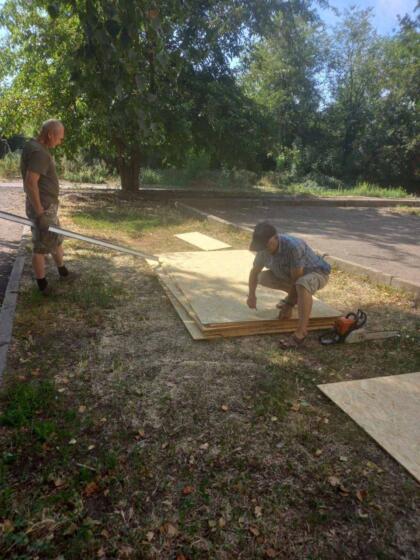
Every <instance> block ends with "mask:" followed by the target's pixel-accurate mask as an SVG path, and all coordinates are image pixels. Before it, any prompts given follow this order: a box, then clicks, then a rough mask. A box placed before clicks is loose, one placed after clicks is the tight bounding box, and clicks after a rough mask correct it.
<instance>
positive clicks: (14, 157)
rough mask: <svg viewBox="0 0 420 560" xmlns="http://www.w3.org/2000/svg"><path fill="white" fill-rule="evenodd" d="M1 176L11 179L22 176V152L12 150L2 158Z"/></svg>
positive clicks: (0, 162) (0, 165) (0, 161)
mask: <svg viewBox="0 0 420 560" xmlns="http://www.w3.org/2000/svg"><path fill="white" fill-rule="evenodd" d="M0 177H4V178H6V179H11V178H13V177H20V154H19V153H17V152H12V153H9V154H6V155H5V156H4V158H2V159H0Z"/></svg>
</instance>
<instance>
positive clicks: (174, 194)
mask: <svg viewBox="0 0 420 560" xmlns="http://www.w3.org/2000/svg"><path fill="white" fill-rule="evenodd" d="M137 195H138V196H140V197H141V198H146V199H151V200H160V199H162V198H164V199H166V200H167V199H174V198H175V199H183V198H197V199H206V198H212V199H219V200H226V199H229V200H232V199H239V200H240V201H243V200H247V201H248V202H267V203H270V202H271V203H281V204H284V205H286V206H348V207H355V206H357V207H375V208H387V207H395V206H410V207H420V198H369V197H346V196H343V197H339V196H338V197H329V198H315V197H313V198H311V197H308V196H304V195H303V196H299V195H296V196H293V195H265V194H261V195H259V196H256V195H255V194H253V193H246V192H245V193H241V192H237V193H234V192H225V193H223V192H220V191H204V192H199V191H194V190H186V189H185V190H177V189H147V188H146V189H140V190H139V191H138V193H137Z"/></svg>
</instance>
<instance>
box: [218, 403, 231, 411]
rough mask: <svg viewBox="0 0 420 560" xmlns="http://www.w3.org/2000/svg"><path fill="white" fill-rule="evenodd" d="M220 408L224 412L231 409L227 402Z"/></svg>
mask: <svg viewBox="0 0 420 560" xmlns="http://www.w3.org/2000/svg"><path fill="white" fill-rule="evenodd" d="M220 408H221V409H222V410H223V412H227V411H228V410H229V407H228V405H227V404H222V406H221V407H220Z"/></svg>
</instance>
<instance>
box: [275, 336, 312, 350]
mask: <svg viewBox="0 0 420 560" xmlns="http://www.w3.org/2000/svg"><path fill="white" fill-rule="evenodd" d="M305 340H306V336H304V337H303V338H298V337H297V336H296V335H294V334H292V335H291V336H288V337H287V338H281V339H280V342H279V344H280V346H281V347H282V348H284V349H285V350H289V349H290V348H300V347H301V346H303V344H304V342H305Z"/></svg>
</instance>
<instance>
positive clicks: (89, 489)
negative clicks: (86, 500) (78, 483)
mask: <svg viewBox="0 0 420 560" xmlns="http://www.w3.org/2000/svg"><path fill="white" fill-rule="evenodd" d="M99 491H100V488H99V486H98V485H97V483H96V482H95V481H92V482H89V483H88V484H87V485H86V486H85V488H84V490H83V495H84V496H87V497H89V496H92V495H93V494H97V493H98V492H99Z"/></svg>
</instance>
